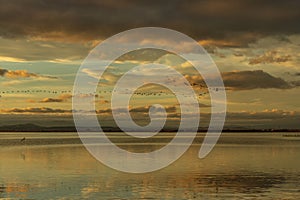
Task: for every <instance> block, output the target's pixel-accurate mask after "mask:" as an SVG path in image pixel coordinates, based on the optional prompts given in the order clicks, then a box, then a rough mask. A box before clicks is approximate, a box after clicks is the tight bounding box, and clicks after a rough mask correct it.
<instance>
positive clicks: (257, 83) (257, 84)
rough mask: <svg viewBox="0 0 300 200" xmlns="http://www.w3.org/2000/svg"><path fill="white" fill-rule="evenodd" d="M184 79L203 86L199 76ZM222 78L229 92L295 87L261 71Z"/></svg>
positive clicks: (241, 72)
mask: <svg viewBox="0 0 300 200" xmlns="http://www.w3.org/2000/svg"><path fill="white" fill-rule="evenodd" d="M185 78H186V79H187V80H188V81H190V83H191V84H192V85H194V86H195V87H198V85H205V83H204V81H203V79H202V77H200V76H188V75H186V76H185ZM222 78H223V82H224V85H225V87H226V88H227V89H230V90H252V89H258V88H261V89H267V88H277V89H289V88H292V87H293V86H295V85H293V84H290V83H288V82H286V81H285V80H283V79H281V78H278V77H274V76H272V75H270V74H268V73H267V72H264V71H263V70H254V71H232V72H223V73H222Z"/></svg>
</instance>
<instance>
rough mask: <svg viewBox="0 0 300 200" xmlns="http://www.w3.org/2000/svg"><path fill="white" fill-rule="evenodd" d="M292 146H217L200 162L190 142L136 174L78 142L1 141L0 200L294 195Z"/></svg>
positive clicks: (299, 176)
mask: <svg viewBox="0 0 300 200" xmlns="http://www.w3.org/2000/svg"><path fill="white" fill-rule="evenodd" d="M295 144H296V143H290V142H289V141H287V142H284V141H281V140H280V145H278V144H277V143H273V144H268V145H241V144H239V145H236V144H219V145H217V148H215V149H214V150H213V152H212V153H211V154H210V155H209V156H208V157H206V158H205V159H203V160H200V159H198V157H197V155H198V150H199V146H198V145H194V146H193V147H191V148H190V149H189V151H188V152H187V153H186V154H185V155H184V156H183V157H182V158H180V159H179V160H178V161H177V162H175V163H173V164H172V165H170V166H169V167H167V168H165V169H162V170H160V171H157V172H153V173H147V174H143V175H139V174H127V173H122V172H117V171H115V170H112V169H110V168H108V167H106V166H104V165H102V164H101V163H99V162H98V161H97V160H95V159H94V158H93V157H91V156H90V154H89V153H88V152H87V151H86V150H85V148H84V147H82V146H81V145H80V144H70V145H67V144H63V145H61V144H60V145H39V146H31V145H23V146H6V147H1V149H0V156H1V160H0V198H17V199H64V198H67V199H201V198H204V199H205V198H206V199H209V198H213V199H216V198H217V199H218V198H219V199H232V198H236V199H249V198H256V199H282V198H288V199H298V197H299V195H300V191H299V180H300V169H299V166H300V160H299V159H298V158H299V153H300V146H299V145H295ZM127 148H129V149H135V148H139V149H140V150H141V151H143V149H142V148H146V149H149V148H148V147H143V146H136V145H133V146H128V147H127ZM108 156H109V155H108Z"/></svg>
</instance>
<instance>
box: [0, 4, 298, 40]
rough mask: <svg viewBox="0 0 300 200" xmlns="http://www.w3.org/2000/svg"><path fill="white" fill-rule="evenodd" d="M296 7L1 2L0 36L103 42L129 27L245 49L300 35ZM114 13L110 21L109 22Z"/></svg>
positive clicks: (292, 5) (276, 5)
mask: <svg viewBox="0 0 300 200" xmlns="http://www.w3.org/2000/svg"><path fill="white" fill-rule="evenodd" d="M299 4H300V2H299V1H280V0H275V1H269V0H267V1H251V0H245V1H238V2H237V1H235V0H229V1H226V2H224V1H222V0H204V1H196V0H192V1H176V2H174V1H171V0H166V1H164V2H161V1H154V2H151V3H149V2H148V1H138V0H126V1H122V2H120V1H117V0H113V1H98V0H91V1H85V0H76V1H72V3H71V2H68V1H60V0H45V1H42V2H40V1H35V0H29V1H26V2H25V1H20V2H18V3H15V2H14V1H10V0H3V1H2V6H1V8H0V24H1V29H0V36H2V37H5V38H23V37H29V38H32V39H36V40H61V41H69V42H70V41H71V42H72V41H76V42H78V41H79V42H82V41H92V40H98V39H103V38H106V37H109V36H111V35H114V34H116V33H118V32H120V31H124V30H127V29H131V28H136V27H144V26H158V27H166V28H171V29H175V30H178V31H181V32H184V33H186V34H188V35H190V36H192V37H194V38H195V39H197V40H201V39H203V40H209V39H216V40H223V39H226V40H227V41H230V40H231V41H232V43H234V44H237V45H245V44H247V43H248V42H249V40H255V39H256V38H257V36H261V35H267V34H274V33H276V34H286V33H287V34H289V33H295V32H299V30H300V27H299V25H298V24H299V21H298V20H299V16H300V14H299V10H298V8H299ZM266 8H268V11H267V12H266ZM15 13H18V15H16V14H15ZM112 13H113V15H114V17H107V16H111V15H112ZM137 16H138V17H137ZM24 19H30V20H24ZM216 19H218V20H216ZM249 30H251V35H252V36H247V37H241V35H247V34H250V33H249ZM255 36H256V37H255Z"/></svg>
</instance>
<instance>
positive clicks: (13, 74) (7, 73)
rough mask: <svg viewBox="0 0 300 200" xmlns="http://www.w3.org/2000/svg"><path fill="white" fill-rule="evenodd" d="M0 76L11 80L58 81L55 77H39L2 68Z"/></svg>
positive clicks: (23, 71) (24, 71)
mask: <svg viewBox="0 0 300 200" xmlns="http://www.w3.org/2000/svg"><path fill="white" fill-rule="evenodd" d="M0 76H2V77H6V78H10V79H17V78H42V79H57V77H53V76H45V75H39V74H35V73H30V72H28V71H27V70H15V71H13V70H7V69H1V68H0Z"/></svg>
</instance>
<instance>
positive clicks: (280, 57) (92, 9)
mask: <svg viewBox="0 0 300 200" xmlns="http://www.w3.org/2000/svg"><path fill="white" fill-rule="evenodd" d="M0 2H1V7H0V95H1V97H0V119H1V120H0V126H3V125H13V124H25V123H35V124H39V125H43V126H70V125H73V119H72V96H74V95H73V94H72V91H73V84H74V79H75V76H76V73H77V71H78V70H79V67H80V65H81V63H82V62H83V60H84V59H85V58H86V57H87V55H88V54H89V52H90V51H91V50H92V49H93V48H95V47H96V46H97V45H98V44H100V43H101V42H102V41H104V40H105V39H107V38H109V37H111V36H113V35H115V34H117V33H119V32H121V31H125V30H129V29H133V28H139V27H163V28H169V29H173V30H176V31H179V32H181V33H183V34H186V35H188V36H189V37H191V38H193V39H194V40H195V41H197V42H198V43H199V44H200V45H202V46H203V47H204V49H205V50H206V51H207V52H208V53H209V54H210V56H211V57H212V59H213V61H214V62H215V63H216V65H217V67H218V69H219V70H220V72H221V75H222V78H223V81H224V84H225V88H226V94H227V117H226V123H225V127H226V128H241V129H243V128H275V129H278V128H300V123H299V120H300V108H299V105H300V103H299V102H300V101H299V92H300V87H299V86H300V51H299V50H300V26H299V19H300V12H299V7H300V5H299V4H300V2H299V1H293V0H290V1H289V0H288V1H276V0H275V1H274V0H273V1H268V0H267V1H257V0H242V1H235V0H229V1H221V0H209V1H208V0H207V1H189V0H187V1H168V0H167V1H144V0H142V1H137V0H124V1H116V0H113V1H98V0H90V1H86V0H74V1H67V0H39V1H38V0H28V1H17V0H0ZM120 42H122V44H123V45H124V44H125V45H126V44H127V43H129V41H126V40H125V41H120ZM151 62H156V63H161V64H166V65H170V66H172V67H173V68H174V69H177V70H178V71H180V73H182V74H183V75H184V76H185V77H186V79H187V80H188V81H189V82H190V84H193V86H192V87H193V89H194V90H195V91H196V93H197V94H198V95H199V96H198V101H199V107H200V110H201V119H202V122H201V123H202V124H201V123H200V125H201V126H207V123H208V120H209V116H210V110H211V103H210V96H209V93H208V91H209V90H208V88H205V87H203V88H200V87H199V85H200V84H203V79H202V77H201V76H200V75H199V74H197V73H196V72H195V70H193V66H191V65H189V64H188V63H187V62H186V61H185V60H183V59H182V58H180V57H178V56H177V55H174V54H172V53H170V52H162V51H158V50H141V51H135V52H131V53H128V54H125V55H124V56H122V57H120V58H119V59H118V60H116V61H115V62H114V63H112V64H111V65H110V66H109V69H108V70H107V71H106V72H105V73H104V74H103V77H102V79H103V80H100V81H99V82H97V81H96V80H97V78H98V76H99V71H97V70H96V71H92V70H85V71H83V72H82V73H85V74H87V75H88V76H90V77H92V78H95V82H94V83H93V84H97V85H98V86H97V93H96V94H92V95H94V96H95V102H91V103H95V107H96V109H97V114H98V115H99V118H100V119H99V120H100V122H101V124H105V125H106V126H115V124H114V122H113V119H112V117H111V109H110V103H111V96H110V95H111V91H112V90H113V86H114V84H115V83H116V81H117V80H118V79H119V78H120V77H121V75H122V73H125V71H126V70H128V69H131V68H132V67H134V66H137V65H139V64H143V63H151ZM153 70H154V71H155V68H154V69H153ZM142 73H144V74H146V75H147V74H149V75H150V74H151V71H147V70H146V71H144V72H142ZM154 94H155V95H154ZM80 95H81V96H80V97H81V98H83V99H85V98H87V99H88V97H89V95H90V94H80ZM131 103H132V104H131V105H130V112H131V114H132V117H133V118H134V119H135V120H136V123H138V124H147V123H148V122H149V116H148V111H149V106H150V105H152V104H162V105H163V106H165V108H166V110H167V112H168V120H169V121H168V122H167V125H168V126H170V127H176V126H177V125H178V120H179V118H180V115H179V114H178V112H179V105H178V101H177V100H176V97H175V96H174V94H172V92H171V91H169V90H167V89H166V88H162V87H160V86H157V85H147V86H145V87H144V88H139V90H138V91H136V94H135V95H134V96H133V97H132V102H131ZM120 109H121V108H120ZM176 124H177V125H176Z"/></svg>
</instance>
